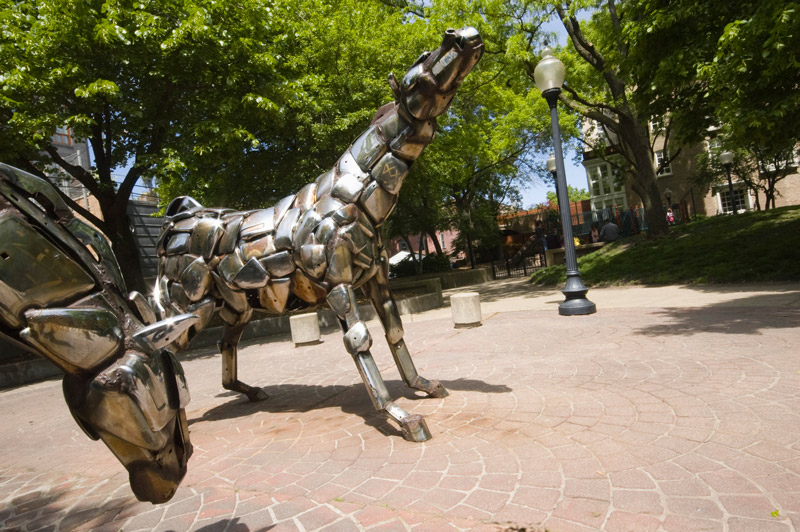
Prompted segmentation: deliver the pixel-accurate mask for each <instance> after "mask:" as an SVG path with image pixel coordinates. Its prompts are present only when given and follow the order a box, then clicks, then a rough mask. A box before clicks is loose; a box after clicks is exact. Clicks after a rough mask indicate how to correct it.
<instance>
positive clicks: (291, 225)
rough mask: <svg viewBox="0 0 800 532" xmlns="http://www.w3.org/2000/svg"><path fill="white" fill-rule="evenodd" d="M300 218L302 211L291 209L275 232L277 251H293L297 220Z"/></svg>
mask: <svg viewBox="0 0 800 532" xmlns="http://www.w3.org/2000/svg"><path fill="white" fill-rule="evenodd" d="M299 218H300V209H289V210H288V211H286V215H285V216H284V217H283V220H281V223H280V225H278V228H277V229H276V230H275V249H277V250H281V249H292V242H293V241H292V235H293V234H294V230H295V227H296V226H297V220H298V219H299Z"/></svg>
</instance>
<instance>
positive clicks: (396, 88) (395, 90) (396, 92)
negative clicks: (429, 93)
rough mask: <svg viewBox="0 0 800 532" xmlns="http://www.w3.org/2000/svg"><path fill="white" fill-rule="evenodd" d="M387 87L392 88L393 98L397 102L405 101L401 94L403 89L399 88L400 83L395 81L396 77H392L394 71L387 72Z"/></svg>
mask: <svg viewBox="0 0 800 532" xmlns="http://www.w3.org/2000/svg"><path fill="white" fill-rule="evenodd" d="M389 87H391V89H392V93H393V94H394V99H395V100H397V101H398V102H403V101H405V99H404V96H403V90H402V89H401V88H400V83H398V82H397V78H396V77H394V72H392V73H390V74H389Z"/></svg>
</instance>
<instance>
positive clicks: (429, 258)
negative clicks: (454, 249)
mask: <svg viewBox="0 0 800 532" xmlns="http://www.w3.org/2000/svg"><path fill="white" fill-rule="evenodd" d="M421 262H422V273H436V272H448V271H450V259H448V258H447V256H445V255H436V254H434V255H426V256H425V257H422V261H421ZM389 273H390V275H391V276H392V277H408V276H410V275H416V274H417V270H416V269H415V265H414V261H413V260H412V259H411V257H408V258H406V259H405V260H402V261H400V262H398V263H397V264H395V265H394V266H390V267H389Z"/></svg>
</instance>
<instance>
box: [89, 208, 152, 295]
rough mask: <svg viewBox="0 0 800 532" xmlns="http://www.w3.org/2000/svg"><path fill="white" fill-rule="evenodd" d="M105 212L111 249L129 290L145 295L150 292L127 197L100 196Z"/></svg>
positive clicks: (106, 229)
mask: <svg viewBox="0 0 800 532" xmlns="http://www.w3.org/2000/svg"><path fill="white" fill-rule="evenodd" d="M98 201H99V203H100V210H101V212H102V213H103V218H104V222H105V227H104V229H105V231H106V236H108V238H109V240H111V249H112V250H113V251H114V255H116V256H117V262H118V263H119V267H120V270H122V276H123V277H124V278H125V284H126V285H127V288H128V290H129V291H130V290H136V291H137V292H140V293H142V294H144V295H147V294H149V293H150V290H149V289H148V287H147V286H146V285H145V282H144V275H143V274H142V267H141V263H140V261H139V249H138V247H137V246H136V240H135V239H134V237H133V231H132V229H131V222H130V218H129V217H128V213H127V206H128V202H127V198H125V200H124V201H123V200H122V198H120V197H119V196H118V195H117V194H114V193H112V194H110V195H108V196H103V197H101V198H98Z"/></svg>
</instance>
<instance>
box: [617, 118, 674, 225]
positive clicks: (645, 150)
mask: <svg viewBox="0 0 800 532" xmlns="http://www.w3.org/2000/svg"><path fill="white" fill-rule="evenodd" d="M620 137H621V140H623V141H624V143H625V144H626V145H627V146H626V147H627V148H628V149H629V150H630V158H631V160H632V162H633V164H634V169H635V171H636V175H635V177H634V180H633V183H632V185H631V187H632V188H633V191H634V192H636V194H637V195H638V196H639V199H641V200H642V204H643V205H644V209H645V213H646V216H647V238H658V237H660V236H664V235H666V234H668V233H669V225H668V224H667V219H666V217H665V216H664V212H663V205H662V203H661V192H659V190H658V185H657V184H656V180H657V177H656V169H655V164H654V160H653V153H652V151H651V150H650V140H649V137H648V134H647V128H646V127H640V126H639V125H638V124H637V123H636V120H635V119H634V118H632V117H630V116H626V115H624V114H621V115H620Z"/></svg>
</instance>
